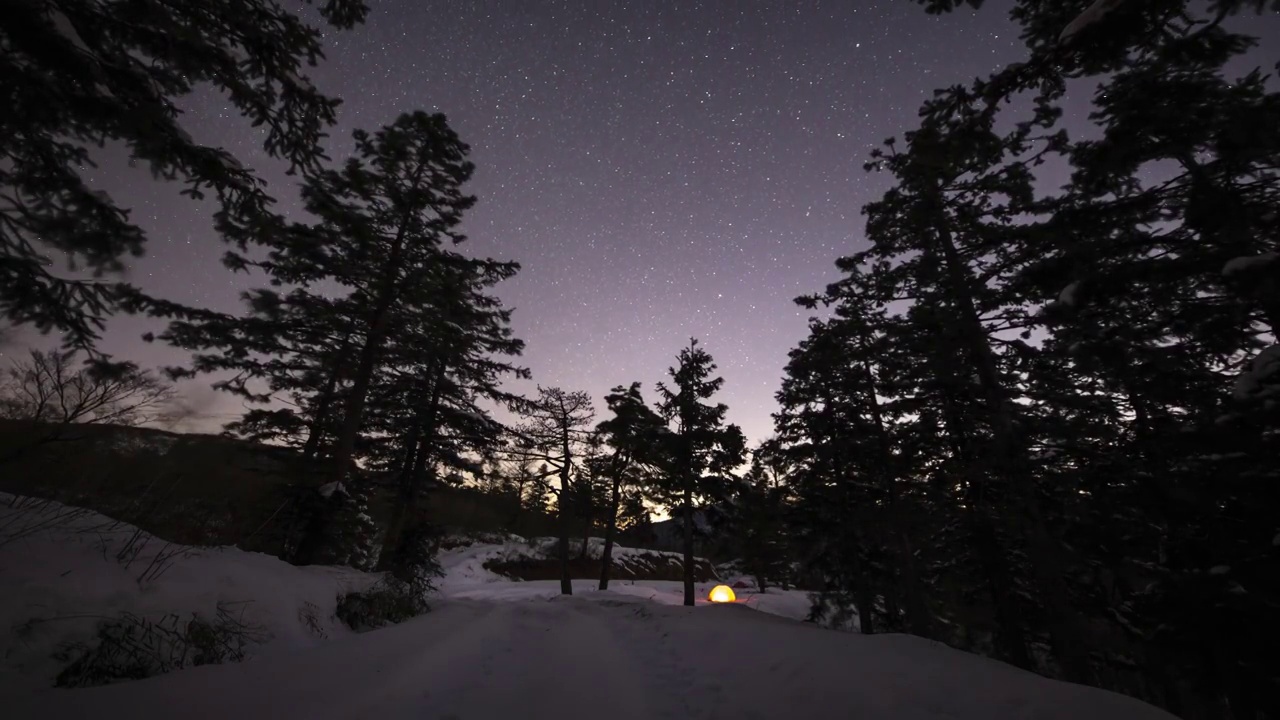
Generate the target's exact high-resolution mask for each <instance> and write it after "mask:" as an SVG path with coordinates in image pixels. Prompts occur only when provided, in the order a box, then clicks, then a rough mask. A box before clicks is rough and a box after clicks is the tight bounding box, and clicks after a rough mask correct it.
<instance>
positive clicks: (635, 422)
mask: <svg viewBox="0 0 1280 720" xmlns="http://www.w3.org/2000/svg"><path fill="white" fill-rule="evenodd" d="M604 401H605V405H606V406H608V409H609V412H610V413H611V414H612V416H611V417H609V418H608V419H606V420H604V421H602V422H601V423H600V424H599V425H598V426H597V427H596V431H597V433H598V434H599V435H600V436H601V439H602V440H603V441H604V442H605V443H606V444H607V445H608V447H609V450H608V452H607V454H605V455H603V456H602V457H600V458H599V462H598V465H599V468H598V474H599V475H600V476H601V477H603V478H604V479H605V480H606V481H607V482H608V484H609V488H608V499H607V503H608V504H607V507H606V509H605V511H604V518H605V535H604V549H603V551H602V552H601V555H600V589H601V590H608V589H609V576H610V573H611V569H612V568H611V566H612V561H613V542H614V538H615V536H616V535H617V532H618V529H619V522H620V520H623V521H625V518H623V517H620V516H621V515H624V510H626V509H627V508H625V505H626V504H627V501H628V498H632V500H631V502H632V503H635V502H637V500H638V498H639V496H638V495H636V494H635V493H633V492H631V490H632V489H635V488H639V487H642V486H644V485H645V484H647V483H648V482H649V480H648V477H649V476H650V475H651V474H652V472H653V471H654V469H655V467H656V466H657V465H659V464H660V463H661V458H660V457H655V456H654V448H655V447H657V446H658V445H659V444H660V443H661V442H662V437H663V432H664V431H665V430H666V428H665V427H664V425H663V422H662V418H660V417H659V416H658V415H657V414H656V413H654V411H653V410H651V409H650V408H649V406H648V405H647V404H646V403H645V401H644V397H643V395H642V394H641V391H640V383H638V382H633V383H631V384H630V385H629V386H626V387H623V386H622V385H618V386H616V387H614V388H613V390H612V391H610V393H609V394H608V395H606V396H605V398H604ZM631 511H632V512H631V515H633V516H634V515H635V514H636V513H635V509H634V508H631ZM640 513H642V514H645V515H647V511H645V510H644V509H643V505H641V508H640Z"/></svg>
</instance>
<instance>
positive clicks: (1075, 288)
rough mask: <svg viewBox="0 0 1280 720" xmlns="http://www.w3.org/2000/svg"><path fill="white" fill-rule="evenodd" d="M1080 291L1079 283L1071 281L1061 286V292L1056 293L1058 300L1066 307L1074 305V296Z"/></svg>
mask: <svg viewBox="0 0 1280 720" xmlns="http://www.w3.org/2000/svg"><path fill="white" fill-rule="evenodd" d="M1079 293H1080V283H1078V282H1073V283H1071V284H1070V285H1068V286H1066V287H1064V288H1062V292H1060V293H1058V302H1060V303H1062V304H1063V305H1066V306H1067V307H1075V304H1076V296H1077V295H1079Z"/></svg>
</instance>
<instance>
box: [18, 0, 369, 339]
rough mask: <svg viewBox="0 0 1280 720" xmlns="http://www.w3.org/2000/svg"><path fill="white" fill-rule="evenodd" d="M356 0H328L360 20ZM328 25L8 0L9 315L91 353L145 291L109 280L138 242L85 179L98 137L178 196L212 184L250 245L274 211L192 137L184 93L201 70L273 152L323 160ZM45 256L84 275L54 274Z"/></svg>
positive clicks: (221, 215) (243, 2)
mask: <svg viewBox="0 0 1280 720" xmlns="http://www.w3.org/2000/svg"><path fill="white" fill-rule="evenodd" d="M367 12H368V8H367V7H366V5H365V4H364V3H363V2H362V1H361V0H327V2H325V3H324V4H323V5H322V7H321V13H322V14H323V16H324V17H325V19H326V20H327V21H328V22H329V23H330V24H331V25H333V26H335V27H339V28H350V27H352V26H353V25H355V24H357V23H359V22H362V21H363V19H364V17H365V15H366V13H367ZM320 39H321V32H320V30H319V29H317V28H315V27H312V26H310V25H308V24H306V23H305V22H303V21H302V20H301V19H299V18H298V17H297V16H296V15H294V14H293V13H291V12H288V11H286V10H284V9H282V8H280V7H279V6H277V5H276V4H274V3H270V2H264V1H263V0H211V1H210V2H206V3H199V4H178V5H174V4H169V3H160V2H154V1H153V0H144V1H143V2H132V3H127V4H124V3H97V2H85V1H83V0H74V1H59V2H56V3H55V2H52V1H51V0H28V1H26V2H18V3H14V4H12V5H10V6H8V7H7V8H6V10H5V24H4V28H3V30H0V77H2V78H4V79H3V81H0V88H2V89H3V95H4V97H5V112H4V115H3V117H0V138H2V139H0V156H2V157H3V158H4V161H3V162H0V187H4V188H6V192H7V197H6V202H5V204H4V207H3V210H0V212H2V213H3V214H2V215H0V218H2V219H0V312H3V314H4V316H5V317H6V318H7V319H8V320H9V321H10V322H13V323H15V324H27V323H29V324H31V325H33V326H34V327H36V328H37V329H38V330H40V331H41V332H48V331H50V330H54V331H58V332H60V333H63V334H64V339H65V342H66V344H67V345H69V346H75V347H79V348H81V349H86V350H92V349H93V347H94V344H95V341H96V340H97V338H98V332H99V331H100V330H101V329H102V327H103V324H104V322H105V320H106V317H107V316H108V315H109V314H110V313H112V312H113V311H115V310H116V309H118V308H119V307H121V306H122V305H123V306H124V307H126V308H127V309H134V310H136V309H138V307H139V304H140V303H142V302H143V301H144V297H143V296H142V295H141V294H140V293H138V292H137V291H135V290H133V289H131V288H128V287H127V286H124V285H122V284H112V283H107V282H102V281H101V280H100V279H99V278H101V277H102V276H104V275H107V274H112V273H118V272H120V271H121V270H122V269H123V268H124V264H123V258H124V257H125V256H126V255H132V256H138V255H141V254H142V253H143V251H144V247H145V242H146V237H145V233H144V232H143V231H142V229H141V228H140V227H139V226H138V225H136V224H135V223H133V222H131V221H130V219H129V213H128V211H127V210H126V209H123V208H121V207H119V206H118V205H117V204H116V203H115V202H114V201H113V200H112V199H111V197H110V196H109V195H108V194H107V193H105V192H103V191H101V190H95V189H93V188H92V187H90V185H89V184H88V183H87V182H86V180H85V177H84V173H83V168H84V167H86V166H92V165H93V161H92V155H91V153H90V151H89V148H90V147H93V146H98V147H101V146H103V145H104V144H107V143H112V144H122V145H124V146H127V147H128V150H129V153H130V157H131V159H132V160H133V161H136V162H142V163H146V164H147V165H148V166H150V168H151V170H152V173H153V174H154V175H156V176H157V177H160V178H164V179H167V180H179V181H181V182H182V183H183V185H184V186H185V187H184V189H183V194H185V195H187V196H189V197H191V198H193V199H200V198H202V197H204V195H205V194H206V193H210V192H211V193H212V194H213V195H214V196H215V197H216V198H217V200H218V203H219V210H218V212H217V213H216V215H215V223H216V226H217V228H218V230H219V232H220V233H221V234H222V235H223V236H224V237H225V239H227V240H228V241H229V242H232V243H234V244H237V245H240V246H242V247H243V246H244V244H246V243H251V242H254V241H255V239H256V238H257V237H258V236H259V234H260V233H262V232H264V231H266V229H267V228H269V227H271V226H273V225H275V224H276V221H275V220H274V219H273V218H272V217H271V215H270V212H269V207H270V204H271V199H270V198H269V197H268V196H267V194H266V192H265V191H264V190H263V183H262V181H261V180H260V179H258V178H257V177H256V176H255V175H254V174H253V173H252V172H250V171H249V170H247V169H246V168H244V167H243V166H242V165H241V164H240V163H239V162H237V161H236V160H235V158H234V157H232V156H231V155H230V154H228V153H227V152H226V151H225V150H222V149H220V148H210V147H205V146H203V145H199V144H198V143H196V142H195V141H194V140H193V139H192V138H191V136H190V135H188V134H187V133H186V132H185V131H184V130H183V129H182V126H181V124H180V123H179V122H178V115H179V111H178V108H177V102H176V101H177V100H178V99H179V98H181V97H183V96H186V95H188V94H190V93H191V92H192V90H193V89H194V88H195V87H196V86H198V85H200V84H203V83H211V84H213V85H214V86H215V87H217V88H218V89H219V90H222V91H223V92H224V93H225V94H226V95H227V97H228V98H229V99H230V101H231V103H232V104H233V105H234V106H235V107H236V108H237V109H238V110H239V111H240V112H241V113H242V114H243V115H245V116H246V118H247V119H248V120H250V121H251V123H252V124H253V125H255V126H261V127H262V128H263V129H264V130H265V136H266V139H265V142H264V147H265V149H266V152H267V153H268V155H270V156H272V157H277V158H281V159H283V160H285V161H287V162H288V163H289V166H290V171H291V172H294V171H310V170H313V169H315V168H316V167H317V166H318V163H319V162H320V161H321V160H322V159H323V153H322V151H321V149H320V146H319V143H320V141H321V139H322V138H323V137H324V131H325V128H326V127H327V126H329V125H330V124H332V123H333V121H334V117H335V110H336V108H337V105H338V101H337V100H336V99H333V98H329V97H326V96H325V95H323V94H322V93H320V92H319V91H318V90H317V89H316V88H315V87H314V86H313V85H312V84H311V82H310V80H308V79H307V77H306V76H305V75H304V74H303V70H304V68H305V67H307V66H313V65H315V64H316V63H317V61H318V60H319V59H320V58H321V56H322V54H321V44H320ZM51 256H54V257H61V258H63V259H65V260H66V261H67V262H68V263H69V265H70V267H71V269H72V270H73V271H75V272H79V271H81V270H83V271H85V272H88V273H91V274H92V276H93V279H91V280H88V279H83V278H77V277H74V276H72V277H64V276H60V275H58V274H56V273H55V272H53V271H51V269H50V265H51V264H52V260H51Z"/></svg>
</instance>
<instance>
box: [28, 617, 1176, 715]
mask: <svg viewBox="0 0 1280 720" xmlns="http://www.w3.org/2000/svg"><path fill="white" fill-rule="evenodd" d="M9 708H12V709H11V710H9V712H10V716H13V717H40V718H44V719H46V720H59V719H61V718H79V717H94V718H98V719H100V720H110V719H112V718H129V719H130V720H132V719H133V718H138V717H179V716H181V717H183V718H185V719H187V720H197V719H199V718H228V717H234V718H238V720H254V719H255V718H278V717H305V718H312V719H315V720H324V719H326V718H335V719H336V718H378V719H379V720H396V719H398V718H421V717H439V718H502V717H516V718H520V720H540V719H542V718H554V719H555V720H573V719H574V718H599V717H608V718H611V720H631V719H636V720H639V719H641V718H644V719H648V718H661V717H680V718H686V719H695V718H713V717H716V718H792V717H830V716H835V717H858V718H861V719H863V720H876V719H880V718H883V719H886V720H887V719H889V718H893V719H894V720H920V719H925V718H952V719H959V720H979V719H981V720H989V719H992V718H1014V717H1016V718H1025V719H1027V720H1057V719H1061V720H1067V719H1068V718H1080V717H1088V718H1090V720H1120V719H1121V718H1123V719H1124V720H1156V719H1160V720H1167V719H1168V718H1172V716H1171V715H1168V714H1167V713H1164V712H1162V711H1160V710H1157V709H1155V708H1152V707H1150V706H1147V705H1145V704H1143V703H1141V702H1139V701H1137V700H1133V699H1130V698H1126V697H1122V696H1119V695H1115V694H1112V693H1108V692H1105V691H1102V690H1097V689H1094V688H1087V687H1084V686H1079V685H1069V684H1066V683H1060V682H1055V681H1052V680H1046V679H1044V678H1042V677H1039V676H1037V675H1033V674H1031V673H1028V672H1025V671H1022V670H1018V669H1016V668H1013V667H1011V666H1008V665H1004V664H1002V663H998V662H995V661H992V660H987V659H984V658H980V657H977V656H973V655H968V654H965V653H962V652H959V651H956V650H951V649H949V648H946V647H942V646H939V645H937V644H935V643H931V642H928V641H926V640H921V639H919V638H914V637H909V636H903V635H873V636H862V635H854V634H850V633H838V632H832V631H827V630H822V629H820V628H815V627H812V626H806V625H803V624H800V623H795V622H791V621H789V620H785V619H782V618H776V617H771V616H768V615H765V614H763V613H757V612H753V611H751V610H750V609H748V608H745V607H741V606H735V605H713V606H707V607H694V608H686V607H673V606H667V605H661V604H653V603H647V602H644V601H642V600H637V599H634V598H628V597H626V596H624V595H621V594H617V593H595V594H593V596H592V597H589V598H586V597H572V598H562V599H561V598H558V599H555V600H552V601H548V602H477V601H462V600H453V601H448V602H443V603H440V604H439V605H438V607H437V609H436V611H435V612H432V613H430V614H428V615H426V616H423V617H421V618H417V619H415V620H412V621H410V622H408V623H404V624H402V625H398V626H395V627H392V628H386V629H383V630H379V631H375V632H371V633H367V634H365V635H362V636H359V637H355V638H351V639H349V640H345V641H343V642H334V643H326V644H324V645H321V646H318V647H316V648H313V649H311V650H307V651H302V652H296V653H293V654H291V655H289V656H287V657H279V658H275V659H273V661H272V662H261V661H250V662H247V663H241V664H237V665H221V666H205V667H199V668H194V669H190V670H184V671H181V672H177V673H173V674H170V675H167V676H163V677H158V678H150V679H147V680H141V681H137V682H132V683H126V684H121V685H109V686H103V687H97V688H89V689H83V690H71V691H48V692H44V693H40V694H37V695H33V696H28V697H25V698H20V699H18V700H17V701H16V702H13V703H10V704H9ZM9 708H7V709H9ZM15 713H16V714H15Z"/></svg>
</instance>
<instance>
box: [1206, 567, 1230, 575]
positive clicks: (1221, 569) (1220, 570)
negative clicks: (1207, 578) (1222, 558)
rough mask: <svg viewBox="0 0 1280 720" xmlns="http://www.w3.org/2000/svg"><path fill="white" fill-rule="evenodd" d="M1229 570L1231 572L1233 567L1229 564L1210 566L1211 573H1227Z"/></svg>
mask: <svg viewBox="0 0 1280 720" xmlns="http://www.w3.org/2000/svg"><path fill="white" fill-rule="evenodd" d="M1229 572H1231V568H1230V567H1229V566H1227V565H1214V566H1213V567H1211V568H1209V574H1210V575H1226V574H1227V573H1229Z"/></svg>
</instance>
